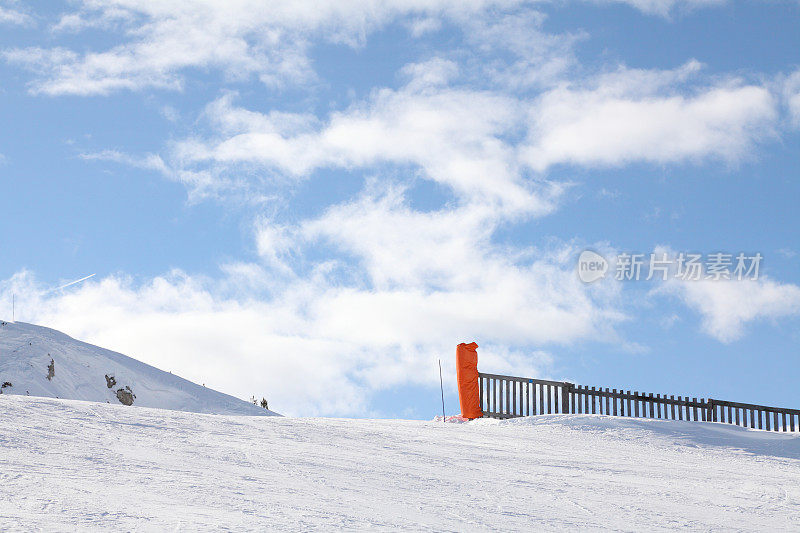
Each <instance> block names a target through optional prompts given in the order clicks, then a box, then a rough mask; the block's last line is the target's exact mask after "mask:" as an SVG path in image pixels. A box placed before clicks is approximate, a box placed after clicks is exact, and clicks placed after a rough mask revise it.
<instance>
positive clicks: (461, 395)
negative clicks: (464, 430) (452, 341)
mask: <svg viewBox="0 0 800 533" xmlns="http://www.w3.org/2000/svg"><path fill="white" fill-rule="evenodd" d="M477 347H478V345H477V344H475V343H474V342H471V343H469V344H465V343H463V342H462V343H461V344H459V345H458V346H457V347H456V378H457V380H458V401H459V403H461V416H463V417H464V418H480V417H482V416H483V412H482V411H481V404H480V396H479V390H478V352H477V351H476V348H477Z"/></svg>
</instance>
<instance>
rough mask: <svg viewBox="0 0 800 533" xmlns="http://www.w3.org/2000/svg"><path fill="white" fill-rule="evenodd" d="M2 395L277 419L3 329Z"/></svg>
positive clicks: (130, 364) (172, 378) (68, 346)
mask: <svg viewBox="0 0 800 533" xmlns="http://www.w3.org/2000/svg"><path fill="white" fill-rule="evenodd" d="M0 385H2V388H0V393H2V394H18V395H30V396H45V397H50V398H63V399H71V400H85V401H93V402H105V403H111V404H123V405H136V406H140V407H156V408H161V409H172V410H177V411H190V412H195V413H207V414H224V415H275V414H276V413H274V412H272V411H268V410H266V409H263V408H261V407H258V406H255V405H253V404H251V403H249V402H246V401H243V400H240V399H238V398H234V397H233V396H229V395H227V394H223V393H221V392H218V391H215V390H213V389H209V388H207V387H204V386H201V385H198V384H196V383H193V382H191V381H189V380H186V379H183V378H181V377H178V376H176V375H174V374H171V373H169V372H164V371H163V370H159V369H157V368H155V367H152V366H150V365H147V364H145V363H142V362H141V361H137V360H136V359H133V358H131V357H128V356H126V355H123V354H121V353H117V352H112V351H111V350H106V349H104V348H100V347H98V346H94V345H92V344H87V343H85V342H81V341H78V340H75V339H73V338H72V337H69V336H68V335H65V334H64V333H61V332H59V331H56V330H53V329H50V328H45V327H42V326H36V325H33V324H26V323H23V322H15V323H11V322H2V325H0Z"/></svg>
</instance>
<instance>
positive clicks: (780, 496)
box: [0, 395, 800, 531]
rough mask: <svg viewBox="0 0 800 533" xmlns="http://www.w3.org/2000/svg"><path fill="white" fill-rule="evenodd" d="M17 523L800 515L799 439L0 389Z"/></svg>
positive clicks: (286, 526)
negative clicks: (244, 413)
mask: <svg viewBox="0 0 800 533" xmlns="http://www.w3.org/2000/svg"><path fill="white" fill-rule="evenodd" d="M0 412H2V413H3V424H0V465H2V467H1V468H0V529H2V530H15V529H17V530H26V531H27V530H31V529H39V528H41V529H44V530H59V531H66V530H72V529H104V530H126V531H129V530H145V531H151V530H156V531H166V530H184V531H195V530H211V529H214V530H217V529H223V528H231V529H234V530H237V531H241V530H256V531H263V530H290V531H296V530H308V529H312V530H325V531H329V530H332V529H339V528H344V529H348V530H370V531H376V530H377V531H380V530H398V529H403V530H413V531H421V530H427V531H496V530H502V531H563V530H577V529H592V530H596V529H601V528H602V529H614V530H622V531H666V530H674V529H678V528H681V529H686V530H690V531H709V530H716V531H800V438H798V436H797V435H796V434H795V435H791V434H774V433H767V432H759V431H756V430H747V429H743V428H738V427H730V426H725V425H722V424H712V423H690V422H674V421H655V420H641V419H621V418H617V419H613V418H608V417H602V416H593V415H551V416H542V417H538V418H535V419H518V420H512V421H494V420H479V421H475V422H470V423H466V424H442V423H434V422H419V421H398V420H341V419H340V420H336V419H293V418H282V417H226V416H207V415H198V414H192V413H184V412H179V411H166V410H155V409H144V408H137V407H135V406H134V407H123V406H121V405H107V404H104V403H103V404H93V403H86V402H74V401H64V400H53V399H46V398H32V397H31V398H28V397H24V396H23V397H20V396H14V397H11V396H6V395H3V396H0Z"/></svg>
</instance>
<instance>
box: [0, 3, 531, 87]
mask: <svg viewBox="0 0 800 533" xmlns="http://www.w3.org/2000/svg"><path fill="white" fill-rule="evenodd" d="M516 3H517V2H512V3H511V4H506V6H507V7H510V6H513V5H514V4H516ZM495 4H497V2H495V1H492V0H485V1H484V0H472V1H470V2H460V3H458V4H455V3H452V2H447V1H424V2H423V1H415V0H390V1H388V2H380V3H374V2H370V1H367V0H354V1H350V2H338V1H322V2H321V1H316V0H314V1H310V0H308V1H294V2H284V3H265V2H260V1H257V0H231V1H227V2H222V3H221V2H216V1H212V0H195V1H191V2H183V3H171V2H167V3H164V2H152V1H149V2H148V1H141V0H115V1H110V2H108V1H103V2H100V1H96V0H84V1H83V2H82V3H81V7H80V8H79V10H78V11H77V12H68V13H65V14H64V15H63V16H62V18H61V20H60V21H59V22H58V23H57V24H56V25H55V27H54V30H56V31H57V32H61V31H81V30H83V29H85V28H89V27H94V28H101V29H107V30H113V31H114V33H116V34H117V35H122V36H123V42H122V43H121V44H118V45H116V46H113V47H111V48H110V49H107V50H105V51H100V52H97V51H90V52H85V53H77V52H68V51H66V50H63V49H58V48H55V49H42V48H29V49H21V50H19V49H18V50H11V51H9V52H7V53H6V57H7V58H8V59H9V60H11V61H14V62H17V63H21V64H23V65H27V66H29V67H30V68H32V69H34V70H35V71H37V72H38V73H39V75H40V77H39V78H38V79H37V80H36V81H35V82H34V84H33V90H34V92H41V93H45V94H52V95H55V94H81V95H87V94H108V93H110V92H112V91H116V90H120V89H129V90H138V89H142V88H146V87H156V88H167V89H180V88H181V87H182V86H183V76H182V73H183V72H184V71H186V70H187V69H189V68H203V69H218V70H220V71H222V72H223V73H224V74H225V75H226V76H227V77H228V78H231V79H245V78H250V77H253V76H256V77H258V78H259V79H260V80H261V81H262V82H264V83H265V84H267V85H270V86H279V85H283V84H285V83H302V82H306V81H309V80H312V79H313V78H314V72H313V68H312V65H311V60H310V59H309V57H308V50H309V48H310V46H311V43H312V42H313V41H323V42H328V43H337V44H344V45H347V46H352V47H357V46H361V45H363V44H364V43H365V41H366V38H367V36H368V35H369V34H371V33H372V32H374V31H376V30H378V29H380V28H382V27H384V26H385V25H386V24H389V23H391V22H393V21H396V20H403V19H406V18H414V19H416V20H418V21H419V20H420V18H421V19H428V20H438V19H440V18H442V17H450V18H452V17H457V18H469V17H470V16H474V15H476V14H478V13H480V12H482V11H483V10H484V9H486V8H487V6H491V5H495ZM419 24H421V23H418V25H417V28H418V30H417V31H422V29H423V28H422V27H421V26H419ZM425 25H427V27H428V28H432V27H433V26H432V23H431V22H428V23H427V24H423V26H425Z"/></svg>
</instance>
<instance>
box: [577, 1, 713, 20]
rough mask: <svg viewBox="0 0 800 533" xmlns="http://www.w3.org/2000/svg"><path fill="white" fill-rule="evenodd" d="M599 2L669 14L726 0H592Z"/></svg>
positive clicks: (652, 12) (664, 15)
mask: <svg viewBox="0 0 800 533" xmlns="http://www.w3.org/2000/svg"><path fill="white" fill-rule="evenodd" d="M591 1H593V2H595V3H598V4H605V3H621V4H628V5H629V6H631V7H633V8H636V9H638V10H639V11H641V12H643V13H647V14H650V15H660V16H662V17H667V16H669V15H670V14H671V13H672V12H673V11H674V10H676V9H678V8H686V9H695V8H701V7H709V6H718V5H722V4H724V3H726V0H591Z"/></svg>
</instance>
